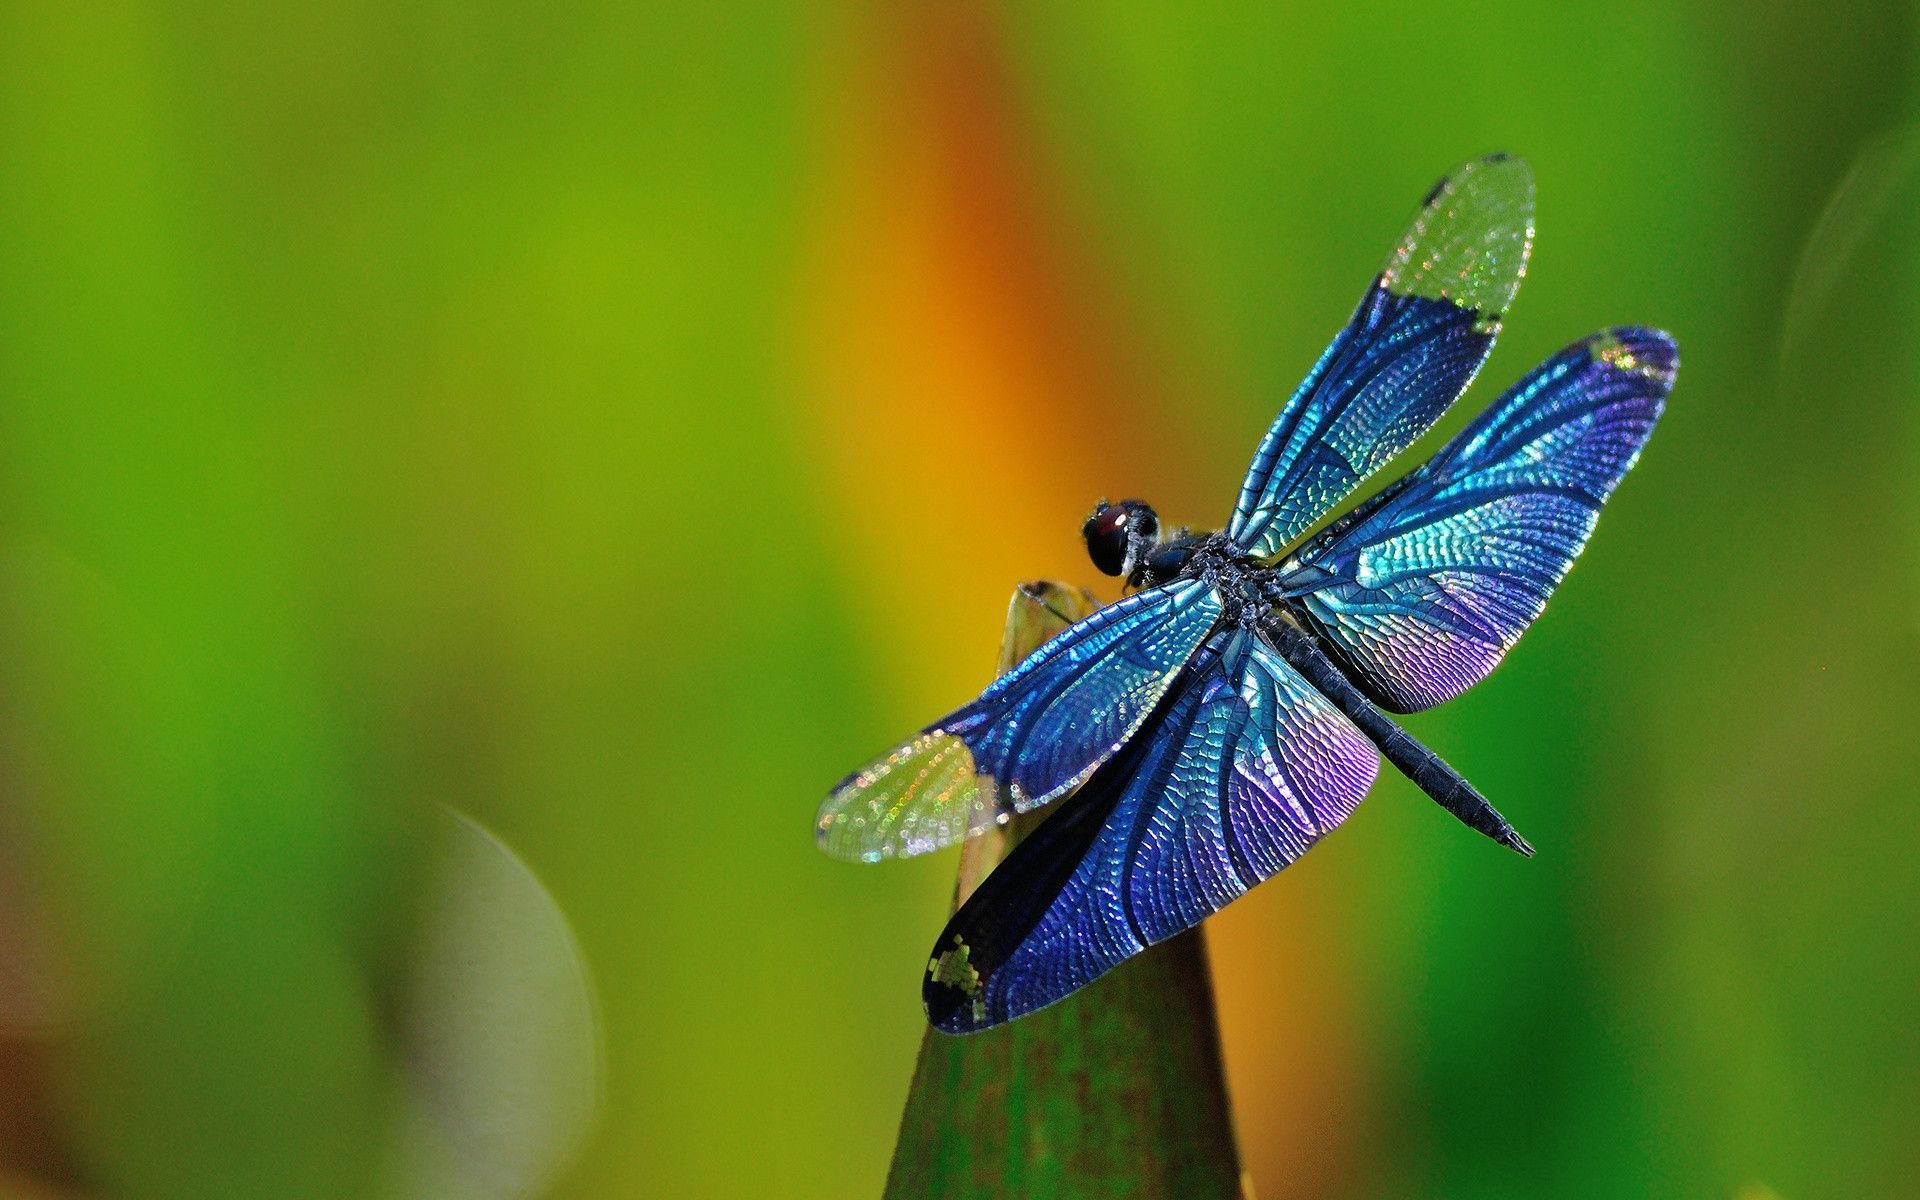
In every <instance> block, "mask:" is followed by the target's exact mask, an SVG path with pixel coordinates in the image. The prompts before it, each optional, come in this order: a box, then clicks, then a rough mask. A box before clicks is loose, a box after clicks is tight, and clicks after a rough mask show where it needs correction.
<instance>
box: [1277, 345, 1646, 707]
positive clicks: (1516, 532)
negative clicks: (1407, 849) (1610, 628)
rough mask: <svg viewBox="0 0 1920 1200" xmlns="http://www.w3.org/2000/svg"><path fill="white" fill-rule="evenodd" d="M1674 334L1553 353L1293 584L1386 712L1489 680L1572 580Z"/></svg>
mask: <svg viewBox="0 0 1920 1200" xmlns="http://www.w3.org/2000/svg"><path fill="white" fill-rule="evenodd" d="M1678 363H1679V359H1678V355H1677V353H1676V351H1675V348H1674V344H1673V340H1672V339H1671V338H1669V337H1668V336H1667V335H1666V334H1664V333H1658V332H1655V331H1653V330H1647V329H1614V330H1609V331H1607V332H1604V333H1598V334H1595V335H1594V336H1592V337H1590V338H1587V339H1586V340H1584V341H1581V342H1578V343H1575V344H1574V345H1572V346H1569V347H1568V348H1567V349H1565V350H1563V351H1561V352H1560V353H1559V354H1556V355H1555V356H1554V357H1552V358H1550V359H1548V360H1547V361H1546V362H1545V363H1543V364H1541V365H1540V366H1539V367H1538V368H1536V369H1535V370H1534V371H1533V373H1532V374H1530V375H1528V376H1527V377H1526V378H1525V379H1523V380H1521V381H1520V382H1519V383H1518V384H1516V385H1514V387H1513V388H1512V389H1511V390H1509V391H1508V392H1507V393H1506V394H1505V395H1503V396H1502V397H1501V398H1500V399H1499V400H1498V401H1496V402H1495V403H1494V404H1493V406H1492V407H1490V408H1489V409H1488V410H1487V411H1486V412H1484V413H1482V414H1481V415H1480V416H1479V417H1478V418H1477V419H1475V420H1474V422H1473V423H1472V424H1471V425H1469V426H1467V427H1466V428H1465V429H1464V430H1462V431H1461V433H1460V435H1459V436H1458V437H1456V438H1454V439H1453V440H1452V441H1451V442H1449V443H1448V444H1447V445H1446V447H1445V448H1443V449H1442V450H1441V451H1440V452H1439V453H1438V454H1437V455H1435V456H1434V457H1433V459H1432V461H1430V462H1428V463H1427V464H1426V465H1425V466H1423V467H1421V468H1420V469H1419V470H1418V471H1416V472H1414V473H1413V474H1412V475H1409V476H1408V477H1407V478H1406V479H1404V480H1402V481H1401V482H1400V483H1399V484H1396V485H1395V486H1394V487H1393V488H1391V489H1389V490H1388V491H1386V492H1383V493H1381V494H1380V495H1379V496H1378V497H1376V498H1375V499H1374V500H1372V501H1370V502H1368V503H1367V504H1364V505H1362V506H1361V507H1360V508H1359V509H1356V510H1355V511H1354V512H1353V513H1352V514H1350V515H1349V516H1347V517H1345V518H1343V519H1342V520H1341V521H1340V522H1338V523H1337V524H1335V525H1333V526H1330V527H1329V528H1328V529H1327V531H1326V532H1325V533H1324V534H1322V535H1321V536H1320V537H1318V538H1316V539H1314V541H1313V542H1312V543H1311V544H1310V545H1308V546H1307V547H1306V548H1304V549H1303V550H1302V551H1301V552H1300V553H1299V554H1297V555H1295V556H1294V557H1293V558H1291V559H1289V560H1288V562H1287V563H1286V564H1284V565H1283V566H1282V568H1281V572H1280V577H1279V581H1280V583H1281V585H1282V586H1283V587H1284V588H1286V589H1287V590H1288V591H1290V592H1293V593H1295V595H1296V603H1297V604H1298V605H1299V606H1300V608H1301V609H1302V610H1304V612H1305V614H1306V616H1307V617H1308V619H1309V622H1310V623H1311V624H1312V625H1313V626H1314V628H1315V631H1316V632H1317V633H1319V634H1320V635H1321V637H1322V639H1323V640H1324V641H1325V642H1326V643H1328V644H1329V645H1330V646H1331V647H1332V649H1333V650H1334V652H1335V657H1336V658H1337V659H1341V660H1343V661H1341V666H1342V667H1343V668H1344V669H1345V670H1346V671H1347V674H1348V675H1349V676H1350V677H1352V678H1353V680H1354V682H1355V683H1357V684H1359V685H1360V686H1361V687H1362V688H1363V689H1364V690H1366V691H1367V692H1369V693H1370V694H1371V695H1372V696H1373V697H1374V698H1375V699H1376V700H1377V701H1378V702H1379V703H1380V704H1381V705H1383V706H1384V707H1387V708H1390V709H1392V710H1394V711H1396V712H1415V711H1418V710H1420V709H1423V708H1428V707H1431V706H1432V705H1435V704H1439V703H1440V702H1441V701H1443V700H1447V699H1450V698H1452V697H1453V696H1456V695H1458V694H1459V693H1461V692H1463V691H1465V690H1466V689H1467V688H1468V687H1470V686H1472V685H1473V684H1474V683H1477V682H1478V681H1479V680H1480V679H1482V678H1484V677H1485V676H1486V674H1487V673H1488V672H1489V671H1491V670H1493V668H1494V667H1495V666H1496V665H1497V664H1498V663H1499V662H1500V659H1501V657H1502V656H1503V655H1505V654H1506V652H1507V651H1508V650H1509V649H1510V648H1511V647H1512V646H1513V644H1514V642H1515V641H1517V640H1518V639H1519V637H1520V635H1521V633H1523V632H1524V631H1525V630H1526V628H1527V626H1528V624H1530V623H1531V622H1532V621H1533V619H1534V618H1535V617H1538V616H1539V615H1540V612H1541V610H1542V609H1543V608H1544V607H1545V606H1546V603H1547V597H1548V596H1549V595H1551V594H1552V592H1553V589H1554V588H1555V587H1556V586H1557V585H1558V584H1559V583H1560V580H1561V579H1562V578H1564V577H1565V576H1566V573H1567V570H1568V568H1569V567H1571V566H1572V565H1573V560H1574V558H1575V556H1577V555H1578V554H1579V553H1580V550H1581V548H1582V547H1583V546H1585V545H1586V541H1587V536H1588V535H1589V534H1590V533H1591V532H1592V531H1593V526H1594V522H1595V521H1596V520H1598V519H1599V515H1600V506H1601V505H1602V504H1604V503H1606V500H1607V497H1608V496H1609V495H1611V494H1612V492H1613V489H1614V486H1615V485H1616V484H1618V483H1619V482H1620V478H1621V476H1623V475H1625V474H1626V472H1627V469H1628V468H1629V467H1631V466H1633V463H1634V460H1635V459H1636V458H1638V457H1639V454H1640V448H1641V446H1643V445H1644V444H1645V443H1646V440H1647V436H1648V435H1649V434H1650V433H1652V432H1653V425H1654V422H1655V421H1657V420H1658V419H1659V417H1660V411H1661V408H1662V407H1663V405H1664V404H1665V402H1666V397H1667V392H1668V390H1669V389H1670V388H1671V387H1672V386H1673V377H1674V371H1675V369H1676V367H1677V366H1678Z"/></svg>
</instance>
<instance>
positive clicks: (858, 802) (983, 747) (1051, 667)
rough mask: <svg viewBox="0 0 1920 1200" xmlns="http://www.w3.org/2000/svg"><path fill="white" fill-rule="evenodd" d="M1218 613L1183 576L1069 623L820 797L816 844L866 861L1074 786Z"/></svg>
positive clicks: (1213, 601) (928, 845)
mask: <svg viewBox="0 0 1920 1200" xmlns="http://www.w3.org/2000/svg"><path fill="white" fill-rule="evenodd" d="M1220 612H1221V604H1220V597H1219V596H1218V595H1217V594H1216V593H1215V592H1214V590H1213V588H1212V587H1211V586H1210V585H1208V584H1206V583H1202V582H1200V581H1198V580H1191V579H1188V580H1178V581H1175V582H1173V583H1170V584H1167V585H1165V586H1163V587H1157V588H1152V589H1149V590H1147V591H1144V592H1139V593H1136V594H1135V595H1132V596H1129V597H1127V598H1126V599H1125V600H1122V601H1120V602H1119V603H1118V604H1114V605H1110V606H1108V607H1106V608H1103V609H1101V610H1100V611H1098V612H1096V613H1094V614H1093V615H1092V616H1090V617H1088V618H1087V619H1086V620H1084V621H1081V622H1079V623H1078V624H1075V625H1070V626H1068V627H1067V628H1066V629H1065V630H1064V631H1062V632H1061V633H1060V634H1059V635H1057V636H1056V637H1054V638H1053V639H1052V640H1051V641H1049V642H1047V643H1046V644H1045V645H1043V646H1041V647H1040V648H1039V649H1038V650H1036V651H1034V652H1033V653H1032V654H1030V655H1028V656H1027V658H1026V659H1025V660H1024V661H1022V662H1021V663H1020V665H1019V666H1017V667H1015V668H1014V669H1013V670H1011V671H1009V672H1007V673H1006V674H1005V675H1002V676H1001V677H1000V678H999V679H997V680H995V681H994V683H993V685H992V686H991V687H989V688H988V689H987V690H986V691H984V692H982V693H981V694H980V698H979V699H978V700H975V701H974V702H973V703H971V704H969V705H967V706H966V707H964V708H961V709H958V710H956V711H955V712H952V713H950V714H948V715H947V716H945V717H942V718H941V719H940V720H938V721H935V722H934V723H933V724H932V725H929V726H927V727H926V728H925V729H924V730H922V731H920V732H919V733H918V734H916V735H914V736H913V737H912V738H909V739H908V740H907V741H905V742H903V743H901V744H900V745H899V746H897V747H895V748H894V749H893V750H891V751H889V752H888V753H886V754H883V755H881V756H880V757H879V758H876V759H874V760H873V761H872V762H870V763H868V764H867V765H866V766H864V767H862V768H860V769H859V770H858V771H855V772H854V773H853V774H851V775H849V776H847V777H846V778H845V779H843V780H841V781H840V783H839V784H838V786H836V787H835V788H834V790H833V794H832V795H830V796H828V797H827V801H826V803H825V804H823V805H821V807H820V816H819V820H818V823H817V826H816V833H817V835H818V837H819V841H820V848H821V849H822V850H825V851H826V852H827V853H828V854H831V855H833V856H834V857H836V858H846V859H856V860H860V861H864V862H878V861H879V860H881V859H883V858H893V857H896V856H905V855H911V854H925V853H927V852H928V851H931V850H938V849H939V848H940V847H942V846H946V845H950V844H952V843H954V842H957V841H959V840H961V839H962V838H964V837H968V836H970V835H972V834H974V833H978V832H979V831H980V830H982V829H985V828H987V827H989V826H990V825H992V824H994V823H995V822H997V821H1004V820H1006V819H1007V817H1008V816H1010V815H1011V814H1013V813H1015V812H1025V811H1027V810H1028V809H1032V808H1037V807H1039V806H1040V805H1042V804H1045V803H1047V802H1048V801H1049V800H1052V799H1053V798H1054V797H1056V796H1058V795H1060V794H1061V793H1062V792H1064V791H1066V790H1068V789H1069V788H1072V787H1074V786H1076V785H1077V784H1079V783H1080V781H1081V780H1083V779H1085V778H1086V777H1087V776H1088V774H1090V773H1091V772H1092V771H1093V769H1094V768H1095V767H1097V766H1099V765H1100V764H1101V763H1103V762H1105V761H1106V760H1107V759H1108V758H1110V757H1112V755H1113V753H1114V751H1116V750H1118V749H1119V748H1120V747H1121V746H1122V745H1123V744H1125V742H1126V741H1127V739H1128V738H1130V737H1132V736H1133V733H1134V730H1136V729H1138V728H1139V727H1140V723H1141V722H1142V721H1145V720H1146V719H1147V717H1148V715H1149V714H1151V713H1152V712H1153V710H1154V708H1155V707H1156V706H1157V705H1158V704H1159V703H1160V698H1161V697H1162V696H1163V695H1165V694H1166V690H1167V688H1168V687H1169V686H1170V685H1171V684H1172V683H1173V680H1174V678H1175V676H1177V675H1179V673H1180V672H1181V670H1182V669H1183V668H1184V667H1185V666H1186V664H1187V660H1188V659H1189V658H1191V657H1192V656H1193V652H1194V651H1195V650H1196V649H1197V648H1198V647H1199V645H1200V643H1201V642H1202V641H1203V640H1204V639H1205V638H1206V636H1207V634H1208V633H1209V632H1210V631H1211V630H1212V629H1213V627H1214V625H1215V623H1216V622H1217V621H1218V620H1219V618H1220Z"/></svg>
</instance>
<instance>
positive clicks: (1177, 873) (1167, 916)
mask: <svg viewBox="0 0 1920 1200" xmlns="http://www.w3.org/2000/svg"><path fill="white" fill-rule="evenodd" d="M1379 767H1380V759H1379V754H1378V752H1377V751H1376V750H1375V749H1374V747H1373V745H1372V743H1370V742H1369V741H1367V739H1366V738H1365V737H1364V736H1363V735H1362V734H1361V733H1360V731H1359V730H1358V729H1356V728H1354V726H1353V725H1352V723H1351V722H1349V721H1348V720H1347V718H1346V717H1345V716H1344V715H1343V714H1342V713H1341V712H1340V711H1339V710H1338V709H1336V708H1334V706H1333V705H1332V704H1331V703H1330V702H1329V701H1328V700H1327V699H1326V698H1325V697H1324V696H1322V695H1320V693H1319V692H1317V691H1315V690H1314V689H1313V688H1312V686H1311V685H1309V684H1308V683H1307V682H1306V680H1304V679H1302V678H1301V677H1300V676H1299V675H1298V674H1297V673H1296V672H1295V671H1294V670H1293V668H1292V667H1290V666H1288V665H1287V663H1286V662H1285V661H1283V660H1282V659H1281V658H1280V656H1279V655H1278V654H1276V653H1275V652H1274V651H1273V650H1272V649H1271V648H1270V647H1268V646H1267V645H1266V644H1265V643H1264V642H1263V641H1262V640H1261V639H1260V638H1259V636H1258V635H1257V634H1255V633H1254V632H1253V631H1252V630H1251V629H1250V628H1246V627H1235V628H1231V629H1226V630H1222V631H1221V632H1219V633H1217V634H1215V635H1214V637H1213V638H1212V639H1210V640H1209V641H1208V643H1207V645H1206V647H1205V648H1203V649H1202V650H1201V652H1200V654H1199V656H1198V657H1197V658H1196V660H1195V663H1194V665H1193V667H1192V668H1191V669H1190V671H1189V672H1188V674H1187V676H1186V677H1185V678H1184V679H1183V680H1182V681H1181V683H1180V684H1179V685H1178V687H1177V689H1176V691H1175V693H1174V695H1173V697H1172V698H1170V699H1169V700H1168V702H1167V704H1166V705H1165V706H1164V707H1163V708H1162V710H1161V711H1160V713H1158V714H1157V715H1156V716H1155V717H1154V719H1153V721H1152V722H1150V723H1149V725H1148V726H1147V727H1146V728H1145V729H1144V730H1143V731H1142V732H1141V734H1140V736H1139V737H1137V738H1136V739H1135V740H1134V742H1133V743H1132V744H1131V745H1129V746H1128V748H1127V749H1126V750H1125V751H1124V752H1123V753H1122V755H1121V756H1120V757H1118V758H1116V759H1115V760H1114V761H1113V762H1112V763H1110V764H1108V766H1107V767H1106V768H1105V769H1103V770H1101V771H1098V772H1096V773H1095V774H1094V776H1093V778H1091V779H1090V780H1088V781H1087V783H1086V784H1085V785H1084V786H1083V787H1082V788H1081V789H1080V791H1079V792H1078V793H1077V794H1076V795H1075V796H1074V797H1073V798H1072V799H1071V800H1069V801H1068V802H1067V803H1066V804H1065V805H1064V806H1063V807H1062V808H1061V809H1060V811H1058V812H1056V813H1054V814H1053V815H1052V816H1050V817H1049V818H1048V819H1047V820H1046V821H1044V822H1043V823H1042V824H1041V825H1040V827H1039V828H1038V829H1036V830H1035V831H1034V832H1033V833H1032V834H1030V835H1029V836H1028V837H1027V839H1026V840H1025V841H1023V842H1021V843H1020V845H1018V846H1017V847H1015V848H1014V851H1013V853H1012V854H1011V855H1009V856H1008V857H1007V860H1006V861H1005V862H1003V863H1001V864H1000V866H999V867H998V868H997V869H996V870H995V871H994V872H993V874H991V875H989V876H988V877H987V879H986V881H985V882H984V883H982V884H981V886H980V888H979V890H977V891H976V892H975V893H974V894H973V896H972V897H971V898H969V899H968V901H967V903H966V904H965V905H963V906H962V907H961V908H960V911H959V912H957V913H955V914H954V916H953V919H952V920H951V921H950V922H949V923H948V925H947V928H946V930H945V931H944V932H943V933H942V934H941V936H940V940H939V942H938V943H937V944H936V946H935V947H934V953H933V957H932V959H931V960H930V961H929V963H928V978H927V981H926V983H925V985H924V998H925V1001H926V1006H927V1014H928V1018H929V1019H930V1020H931V1021H932V1022H933V1024H934V1025H935V1026H936V1027H937V1028H939V1029H941V1030H944V1031H946V1032H948V1033H968V1032H972V1031H974V1030H978V1029H985V1028H987V1027H989V1026H992V1025H998V1024H1000V1023H1002V1022H1004V1021H1009V1020H1012V1019H1013V1018H1015V1017H1018V1016H1021V1015H1024V1014H1026V1013H1029V1012H1032V1011H1033V1010H1034V1009H1037V1008H1040V1007H1042V1006H1044V1005H1047V1004H1051V1003H1053V1002H1054V1001H1055V1000H1059V999H1060V998H1062V997H1064V996H1066V995H1068V994H1069V993H1071V992H1073V991H1075V990H1076V989H1078V988H1080V987H1083V986H1085V985H1086V984H1087V983H1089V982H1091V981H1092V980H1094V979H1095V978H1097V977H1099V976H1100V975H1102V974H1104V973H1105V972H1107V971H1108V970H1110V969H1112V968H1113V967H1115V966H1117V965H1118V964H1119V963H1121V962H1123V961H1125V960H1126V959H1127V958H1128V957H1130V956H1131V955H1134V954H1137V953H1139V952H1140V951H1141V950H1142V949H1144V948H1146V947H1147V946H1150V945H1152V944H1153V943H1155V942H1159V941H1162V940H1164V939H1166V938H1169V937H1172V936H1173V935H1174V934H1176V933H1179V932H1180V931H1181V930H1183V929H1187V928H1190V927H1191V926H1193V925H1194V924H1196V923H1198V922H1199V921H1200V920H1201V919H1202V918H1204V917H1206V916H1207V915H1208V914H1209V913H1212V912H1215V911H1217V910H1218V909H1220V908H1221V907H1223V906H1224V905H1226V904H1227V903H1228V902H1229V901H1231V900H1233V899H1234V898H1235V897H1237V896H1240V895H1241V894H1243V893H1244V892H1246V891H1247V890H1248V889H1249V888H1251V887H1253V886H1254V885H1255V884H1257V883H1259V882H1260V881H1262V880H1264V879H1266V878H1268V877H1269V876H1271V875H1272V874H1274V873H1275V872H1276V871H1278V870H1280V869H1281V868H1282V867H1284V866H1286V865H1287V864H1288V863H1291V862H1293V861H1294V860H1295V859H1297V858H1299V857H1300V856H1301V855H1302V854H1304V853H1305V852H1306V851H1307V849H1308V847H1310V846H1312V845H1313V844H1314V843H1315V842H1316V841H1318V840H1319V839H1320V838H1321V837H1322V836H1323V835H1325V834H1326V833H1327V832H1328V831H1329V830H1331V829H1332V828H1333V827H1334V826H1336V825H1338V824H1339V823H1340V822H1341V821H1343V820H1345V819H1346V817H1347V814H1348V813H1350V812H1352V811H1353V808H1354V806H1355V805H1357V804H1358V803H1359V802H1360V798H1361V797H1362V796H1364V795H1366V791H1367V788H1368V787H1369V786H1370V785H1371V784H1372V783H1373V779H1374V776H1375V774H1376V773H1377V772H1378V771H1379Z"/></svg>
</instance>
